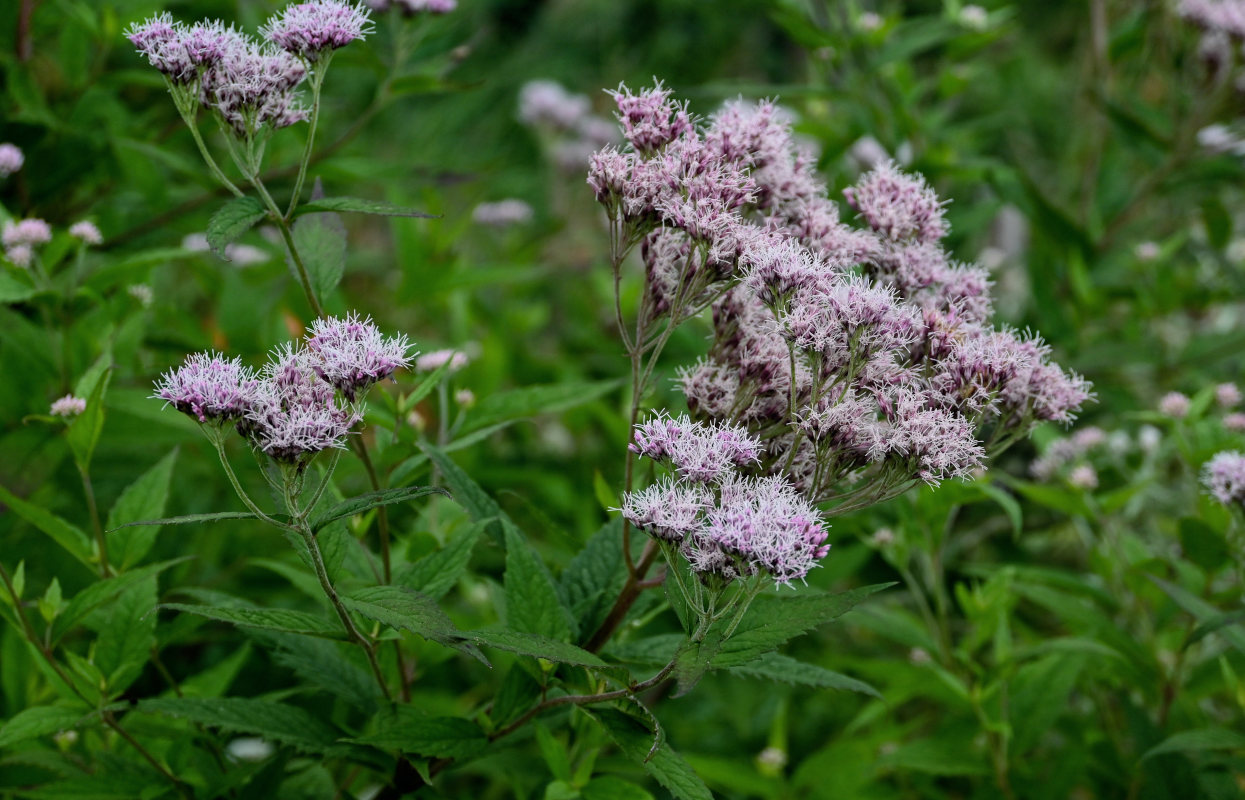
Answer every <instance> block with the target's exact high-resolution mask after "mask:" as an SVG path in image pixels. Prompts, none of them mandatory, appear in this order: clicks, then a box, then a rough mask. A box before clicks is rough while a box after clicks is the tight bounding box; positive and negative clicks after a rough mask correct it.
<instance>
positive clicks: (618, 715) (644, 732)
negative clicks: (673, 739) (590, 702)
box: [583, 708, 713, 800]
mask: <svg viewBox="0 0 1245 800" xmlns="http://www.w3.org/2000/svg"><path fill="white" fill-rule="evenodd" d="M583 711H584V712H585V713H587V714H588V716H590V717H592V718H593V719H595V720H596V721H597V722H598V723H600V725H601V727H602V728H604V729H605V732H606V733H608V734H609V736H610V738H611V739H613V740H614V743H615V744H616V745H618V748H619V749H620V750H622V752H623V755H625V756H626V757H627V758H629V759H630V760H632V761H634V762H636V763H637V764H640V765H641V766H642V767H643V768H644V771H645V772H647V773H648V774H649V775H651V776H653V778H654V779H655V780H656V781H657V782H658V783H660V784H661V785H662V786H664V787H666V789H668V790H669V791H670V794H672V795H674V797H675V798H677V800H713V794H712V793H710V791H709V787H707V786H705V782H704V781H702V780H701V779H700V776H699V775H697V774H696V772H695V771H694V770H693V769H692V768H691V766H689V765H688V763H687V762H686V761H684V760H683V758H682V757H681V756H680V755H679V754H678V753H676V752H675V751H674V750H673V749H672V748H671V747H670V745H669V744H667V743H666V742H665V741H664V739H660V738H659V740H658V741H659V744H658V746H657V748H656V750H655V751H654V750H653V742H654V736H653V731H652V730H651V729H650V728H649V727H648V726H646V725H644V724H643V723H641V722H640V721H639V720H637V719H636V718H635V717H632V716H629V715H627V714H624V713H622V712H621V711H616V710H614V709H612V708H596V709H591V710H589V709H583Z"/></svg>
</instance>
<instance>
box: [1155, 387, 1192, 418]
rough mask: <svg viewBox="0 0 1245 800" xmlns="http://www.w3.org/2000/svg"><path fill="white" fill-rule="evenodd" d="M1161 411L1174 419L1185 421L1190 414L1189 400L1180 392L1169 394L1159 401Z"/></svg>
mask: <svg viewBox="0 0 1245 800" xmlns="http://www.w3.org/2000/svg"><path fill="white" fill-rule="evenodd" d="M1159 411H1160V412H1162V413H1163V414H1164V415H1166V416H1168V417H1171V418H1172V419H1184V418H1185V417H1186V416H1188V414H1189V398H1188V396H1187V395H1184V394H1181V393H1180V392H1168V393H1167V394H1165V395H1163V398H1162V399H1161V400H1159Z"/></svg>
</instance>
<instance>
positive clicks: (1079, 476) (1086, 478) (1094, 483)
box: [1068, 464, 1098, 489]
mask: <svg viewBox="0 0 1245 800" xmlns="http://www.w3.org/2000/svg"><path fill="white" fill-rule="evenodd" d="M1068 483H1069V484H1071V485H1072V486H1074V487H1075V488H1077V489H1097V488H1098V473H1097V472H1095V471H1094V468H1093V467H1091V466H1090V465H1089V464H1078V465H1077V466H1075V467H1073V468H1072V471H1071V472H1069V473H1068Z"/></svg>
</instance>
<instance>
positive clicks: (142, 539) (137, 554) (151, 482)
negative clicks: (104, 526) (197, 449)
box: [108, 450, 177, 570]
mask: <svg viewBox="0 0 1245 800" xmlns="http://www.w3.org/2000/svg"><path fill="white" fill-rule="evenodd" d="M176 461H177V450H173V451H171V452H170V453H169V454H168V455H167V456H165V457H164V458H162V459H160V460H159V461H158V462H156V464H155V466H153V467H152V468H151V469H149V470H147V471H146V472H144V473H143V474H142V475H140V476H139V478H138V480H136V481H134V482H133V483H131V484H130V485H129V486H127V487H126V489H125V491H123V492H122V493H121V496H120V497H118V498H117V502H116V503H114V504H113V506H112V508H111V509H110V510H109V512H108V529H109V530H110V531H115V530H117V529H118V528H120V527H121V526H122V525H125V524H127V523H130V522H138V521H139V520H145V519H151V518H152V517H158V516H160V515H161V514H163V513H164V506H165V504H166V503H167V502H168V499H169V481H170V480H171V479H172V477H173V465H174V463H175V462H176ZM159 531H160V528H159V527H158V526H149V527H146V528H144V529H142V530H127V531H125V532H124V533H120V534H118V535H114V536H112V537H110V538H109V540H108V555H109V560H110V561H111V562H112V564H113V566H115V567H117V568H118V569H123V570H124V569H126V568H127V567H130V566H133V565H134V564H137V563H138V562H139V561H141V560H142V559H143V557H144V556H146V555H147V553H149V552H151V547H152V545H153V544H155V541H156V534H157V533H159Z"/></svg>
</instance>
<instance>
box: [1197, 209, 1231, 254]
mask: <svg viewBox="0 0 1245 800" xmlns="http://www.w3.org/2000/svg"><path fill="white" fill-rule="evenodd" d="M1202 223H1203V224H1204V225H1205V226H1206V238H1207V239H1208V240H1209V241H1210V245H1211V247H1214V248H1215V249H1216V250H1222V249H1223V248H1225V247H1227V246H1228V242H1229V241H1231V239H1232V217H1231V216H1229V215H1228V210H1227V209H1226V208H1224V207H1223V201H1221V200H1220V199H1219V198H1218V197H1213V196H1208V197H1204V198H1202Z"/></svg>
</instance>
